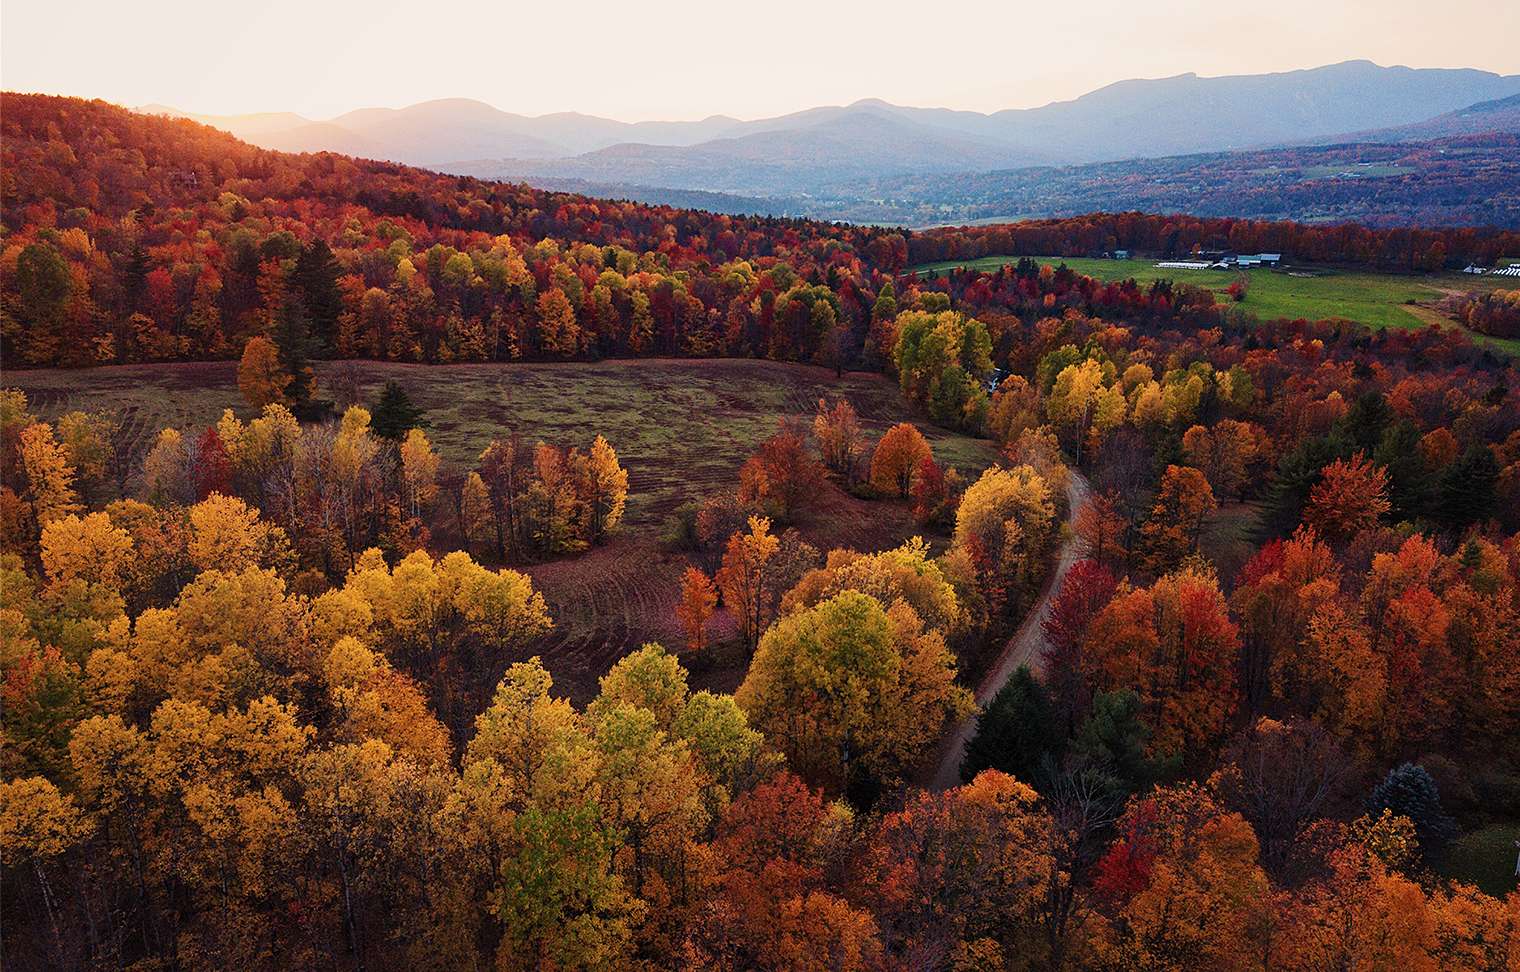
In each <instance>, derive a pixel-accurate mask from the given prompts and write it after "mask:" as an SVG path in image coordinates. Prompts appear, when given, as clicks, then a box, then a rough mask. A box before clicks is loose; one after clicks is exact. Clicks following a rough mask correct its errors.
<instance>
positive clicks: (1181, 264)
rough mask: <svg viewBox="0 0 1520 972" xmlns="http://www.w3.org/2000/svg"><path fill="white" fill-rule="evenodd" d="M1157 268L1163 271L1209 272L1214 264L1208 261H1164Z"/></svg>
mask: <svg viewBox="0 0 1520 972" xmlns="http://www.w3.org/2000/svg"><path fill="white" fill-rule="evenodd" d="M1156 266H1157V267H1159V268H1161V269H1162V270H1207V269H1208V268H1209V267H1211V266H1213V264H1211V263H1209V262H1208V261H1207V260H1162V261H1161V262H1160V263H1158V264H1156Z"/></svg>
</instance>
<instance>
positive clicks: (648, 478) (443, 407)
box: [0, 360, 996, 703]
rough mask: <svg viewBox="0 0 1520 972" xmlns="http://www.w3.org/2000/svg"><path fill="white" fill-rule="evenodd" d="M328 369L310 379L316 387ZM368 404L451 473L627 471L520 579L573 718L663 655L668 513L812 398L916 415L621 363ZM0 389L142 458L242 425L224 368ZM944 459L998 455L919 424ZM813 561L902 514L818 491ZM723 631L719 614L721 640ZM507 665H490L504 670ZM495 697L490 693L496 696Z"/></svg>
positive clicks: (49, 378)
mask: <svg viewBox="0 0 1520 972" xmlns="http://www.w3.org/2000/svg"><path fill="white" fill-rule="evenodd" d="M333 367H334V366H333V365H332V364H330V363H322V364H319V365H318V366H317V376H318V383H319V386H320V384H321V382H322V380H323V379H324V377H326V376H327V375H330V374H331V373H332V369H333ZM362 369H363V370H362V375H363V390H364V398H365V399H367V400H370V401H373V400H374V398H375V397H376V396H377V394H378V392H379V389H380V388H381V386H382V385H383V384H384V382H385V381H387V380H391V379H394V380H396V381H398V382H400V383H401V385H402V386H403V387H404V388H405V389H406V390H407V393H408V394H409V395H410V396H411V397H412V399H413V400H414V401H415V402H416V403H417V404H419V405H421V406H422V407H423V408H424V409H425V410H426V417H427V421H428V422H429V429H428V434H429V436H430V437H431V438H432V439H433V442H434V445H435V447H436V448H437V449H438V451H439V453H440V454H441V455H442V456H443V458H444V459H445V461H446V462H447V463H449V464H451V465H453V466H454V467H455V468H456V469H458V468H461V467H463V468H468V467H469V466H471V465H473V464H474V460H475V458H476V457H477V456H478V455H479V454H480V451H481V450H482V449H483V448H485V446H486V445H487V444H488V443H489V442H490V441H491V439H492V438H493V437H495V436H499V435H502V434H504V433H506V432H507V431H509V430H513V429H515V430H517V431H518V432H520V433H521V434H522V435H523V436H524V437H529V438H533V439H543V440H545V441H548V442H554V443H558V444H563V445H571V444H574V445H580V446H585V445H588V444H589V443H590V442H591V439H592V438H593V437H594V436H595V435H597V434H598V433H601V434H602V435H605V436H606V437H607V439H608V441H609V442H611V443H612V445H613V447H614V448H615V449H616V450H617V452H618V456H619V457H620V459H621V461H622V463H623V465H624V467H625V468H627V470H628V478H629V493H630V495H629V498H628V507H627V512H626V515H625V520H624V529H622V530H620V531H619V532H618V533H617V534H615V535H614V538H613V539H612V541H611V542H610V543H609V544H608V545H606V546H604V547H599V548H596V549H594V550H592V551H590V552H588V553H586V554H584V555H582V556H578V557H570V558H566V559H563V560H557V561H553V562H549V563H543V564H533V565H529V566H527V567H525V568H524V569H526V570H527V572H528V573H529V574H531V575H532V577H533V579H534V583H535V585H536V586H537V587H538V588H539V590H541V591H542V592H543V594H544V597H545V599H546V600H547V601H548V603H549V609H550V612H551V614H552V615H553V617H554V619H555V630H554V631H553V632H552V633H550V634H549V635H547V636H545V637H544V638H542V639H539V641H537V642H535V643H534V644H533V645H531V646H530V647H529V650H528V653H529V654H538V655H541V656H542V657H543V659H544V663H545V664H546V665H547V666H548V667H549V670H550V671H551V673H552V674H553V675H554V679H555V682H556V684H557V685H558V686H559V687H560V688H561V690H562V691H565V692H566V693H568V694H569V695H570V696H571V698H573V699H575V700H576V701H577V702H579V703H584V702H586V701H588V700H589V699H590V698H591V697H592V696H593V695H594V694H595V692H596V688H597V679H598V678H600V676H601V675H602V674H604V673H605V672H606V671H607V669H608V668H609V667H610V666H611V665H612V663H613V662H614V661H616V660H617V659H618V658H620V657H622V656H623V655H624V654H626V653H627V652H628V651H630V650H632V649H633V648H636V647H638V646H639V645H641V644H643V643H645V642H647V641H660V642H661V643H663V644H665V645H666V646H667V647H670V648H672V649H674V648H677V647H679V646H680V644H681V642H682V636H681V632H680V629H679V626H678V625H677V623H676V619H675V613H674V611H675V603H676V599H677V597H678V595H679V578H680V574H681V571H682V570H683V569H684V568H685V566H686V559H685V557H684V555H681V554H674V553H670V552H667V551H665V550H663V549H662V548H661V546H660V544H659V542H658V540H659V535H660V533H661V531H662V529H663V528H664V527H665V525H666V524H667V523H668V521H669V519H670V515H671V513H672V512H673V511H674V510H675V508H676V507H678V506H679V505H680V504H682V503H683V502H685V501H686V500H688V499H696V498H700V497H703V496H706V495H709V494H711V493H714V492H716V491H719V490H722V489H732V488H734V487H735V486H737V484H738V470H739V466H740V465H741V464H742V463H743V462H744V460H745V459H746V458H747V457H748V456H749V454H750V452H751V451H752V450H753V448H754V446H755V445H756V444H757V443H758V442H760V441H761V440H762V439H764V438H765V437H767V436H769V435H770V434H771V433H772V432H773V431H774V430H775V428H776V423H777V421H778V420H780V419H782V418H786V417H811V416H812V415H813V413H814V411H815V408H816V405H817V401H818V398H819V397H820V396H823V395H828V396H831V397H832V396H839V395H843V396H845V397H847V398H848V399H849V400H850V402H851V403H852V404H853V405H854V406H855V408H856V410H857V411H858V412H859V413H860V416H861V424H862V425H863V426H864V427H865V429H866V430H867V431H868V432H869V433H870V435H871V436H872V437H873V438H874V437H875V436H877V435H879V434H880V433H881V432H882V431H884V430H885V429H886V428H887V427H888V426H889V425H891V424H893V423H895V422H898V421H902V420H904V419H911V418H912V410H911V409H910V408H909V406H908V404H907V402H906V401H905V400H904V399H903V397H902V394H901V392H899V390H898V388H897V386H896V385H895V384H893V383H892V382H890V381H888V380H887V379H885V378H883V377H882V376H880V375H875V374H866V373H851V374H847V375H845V376H844V377H843V378H841V379H837V380H836V379H835V377H834V373H833V372H832V371H830V370H827V369H823V368H815V367H811V366H806V365H789V364H782V363H777V362H766V361H743V360H716V361H686V360H633V361H608V362H600V363H565V364H520V365H454V366H440V365H403V364H382V363H365V364H363V365H362ZM0 385H3V386H5V387H19V388H21V389H22V390H23V391H25V392H26V393H27V396H28V398H29V399H31V402H32V408H33V410H34V411H36V412H38V413H39V414H40V415H42V416H43V417H45V418H53V417H56V416H57V415H59V414H60V413H62V412H65V411H68V410H71V409H85V410H94V409H110V410H115V411H116V412H117V413H118V414H119V416H120V418H121V420H122V422H123V424H124V427H125V428H126V429H127V430H128V434H129V435H130V436H131V437H132V441H133V444H134V446H135V448H136V451H137V452H138V453H139V454H140V453H141V452H143V451H145V450H146V448H147V446H148V445H149V443H150V442H151V441H152V438H153V437H154V436H155V435H157V433H158V430H159V429H160V428H163V427H165V426H170V425H172V426H175V427H177V428H180V429H182V430H186V429H200V428H204V427H205V426H206V425H208V424H210V423H212V422H214V421H215V420H216V418H217V417H218V416H219V415H220V414H221V411H222V409H224V408H232V409H234V410H235V411H237V412H238V413H239V414H240V415H242V416H244V417H247V416H249V415H250V414H251V410H250V409H249V408H248V407H247V406H246V405H245V404H243V402H242V400H241V397H240V396H239V395H238V392H237V387H236V386H237V382H236V366H235V365H234V364H233V363H231V362H216V363H201V364H169V365H137V366H125V367H111V368H96V369H90V370H82V371H49V370H39V371H7V372H5V373H4V375H3V376H0ZM916 424H917V425H918V427H919V428H920V429H921V430H922V431H923V433H924V435H925V436H926V437H927V438H928V439H929V441H930V443H931V444H932V446H933V448H934V454H935V457H936V458H937V459H939V460H940V461H941V462H948V463H950V464H952V465H955V466H957V467H959V468H960V469H961V470H962V471H963V472H966V473H967V474H969V475H971V476H973V477H974V476H976V475H978V474H979V473H980V471H981V470H982V469H984V468H986V467H987V466H988V465H990V464H991V463H992V461H993V460H994V459H995V458H996V450H995V449H994V448H993V446H992V444H991V443H990V442H988V441H986V440H982V439H974V438H971V437H968V436H964V435H956V434H953V433H950V432H946V431H945V430H943V429H939V428H936V427H934V426H932V425H929V424H928V423H926V422H921V421H920V422H917V423H916ZM795 526H796V528H797V529H798V530H799V532H801V533H802V535H803V536H804V538H805V539H807V540H808V542H810V543H812V544H813V545H814V546H816V547H818V548H819V549H820V550H821V551H825V552H826V551H828V550H830V549H832V548H835V547H853V548H856V549H861V550H875V549H881V548H884V547H891V546H895V545H897V544H899V543H901V542H902V541H903V540H905V539H907V538H908V537H910V536H912V535H913V534H915V533H917V532H918V531H917V530H916V529H915V527H914V524H913V520H912V518H911V516H910V515H909V512H908V509H907V507H906V505H905V504H903V503H899V502H896V501H871V500H862V499H859V498H857V497H854V496H851V495H849V494H848V493H846V492H844V491H843V490H842V489H840V488H839V487H838V486H836V485H834V484H832V483H831V484H829V485H828V486H826V487H825V489H824V490H823V491H822V492H821V494H820V495H818V496H817V497H816V498H815V503H814V506H813V508H812V509H811V510H809V511H807V512H805V513H804V514H803V515H802V516H800V517H799V518H798V521H797V522H796V524H795ZM726 623H727V620H726V619H725V618H724V617H723V616H722V615H721V614H720V617H719V618H718V619H716V620H715V625H716V626H717V629H718V630H719V631H721V630H722V628H723V626H724V625H725V624H726ZM510 660H515V659H503V660H502V667H505V664H506V663H507V661H510ZM747 661H748V660H747V658H745V657H744V656H743V653H742V652H740V651H738V650H736V649H734V648H733V646H731V645H722V644H720V645H715V646H714V648H713V649H711V650H710V651H709V652H708V653H707V656H706V657H704V658H701V659H695V660H692V664H693V666H694V670H693V681H694V683H695V684H697V685H700V686H704V687H713V688H722V689H725V690H731V689H733V688H734V687H735V686H737V684H738V682H739V679H740V678H742V677H743V673H744V670H745V667H746V665H747ZM493 684H494V683H493Z"/></svg>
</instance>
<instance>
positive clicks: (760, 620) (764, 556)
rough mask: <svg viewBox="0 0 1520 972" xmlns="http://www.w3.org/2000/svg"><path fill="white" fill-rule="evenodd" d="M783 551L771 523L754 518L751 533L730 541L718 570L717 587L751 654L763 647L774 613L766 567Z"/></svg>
mask: <svg viewBox="0 0 1520 972" xmlns="http://www.w3.org/2000/svg"><path fill="white" fill-rule="evenodd" d="M780 547H781V542H780V541H779V540H777V539H776V538H775V537H773V536H771V521H770V520H768V519H766V518H765V517H763V516H752V517H750V518H749V532H748V533H745V532H744V531H742V530H741V531H739V532H737V533H735V534H734V535H733V536H731V537H729V538H728V549H727V550H726V551H724V554H723V566H722V567H720V568H719V569H718V574H717V583H718V589H719V590H721V591H722V592H723V603H724V604H725V605H726V606H727V607H728V609H729V610H730V611H731V612H733V614H734V618H735V620H737V622H738V624H739V633H740V634H741V635H742V636H743V638H744V644H745V647H746V648H748V649H749V650H750V651H754V650H755V646H756V645H757V644H758V643H759V641H760V631H761V629H762V628H763V627H764V624H765V618H766V616H767V614H768V613H769V611H770V605H769V604H768V603H767V602H768V598H769V591H768V590H767V587H766V584H765V565H766V562H767V561H769V560H770V559H771V557H773V556H775V554H776V551H777V550H779V549H780Z"/></svg>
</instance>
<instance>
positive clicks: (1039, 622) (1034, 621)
mask: <svg viewBox="0 0 1520 972" xmlns="http://www.w3.org/2000/svg"><path fill="white" fill-rule="evenodd" d="M1089 492H1090V490H1089V487H1088V484H1087V480H1086V479H1085V478H1084V477H1083V476H1082V474H1081V473H1079V472H1077V471H1076V470H1072V472H1071V479H1070V481H1069V482H1068V483H1067V485H1066V504H1067V514H1066V517H1067V519H1066V522H1067V523H1068V524H1070V523H1073V522H1074V521H1075V519H1076V515H1077V511H1078V510H1079V509H1081V508H1082V504H1083V503H1085V502H1087V497H1088V493H1089ZM1083 553H1084V551H1083V549H1082V541H1081V540H1079V539H1078V538H1077V536H1076V533H1075V532H1072V533H1070V534H1069V535H1068V536H1067V538H1066V541H1065V542H1064V543H1062V544H1061V549H1060V551H1059V553H1058V554H1057V556H1056V562H1055V563H1054V564H1053V565H1052V567H1051V571H1050V575H1049V577H1048V578H1047V579H1046V581H1045V586H1044V588H1043V589H1042V590H1041V591H1040V599H1039V600H1038V601H1036V602H1035V603H1034V606H1033V607H1031V608H1030V609H1029V613H1028V614H1027V615H1025V617H1024V621H1023V623H1022V624H1020V625H1019V629H1018V630H1017V631H1015V632H1014V633H1013V636H1012V637H1010V638H1009V639H1008V641H1007V642H1006V643H1005V644H1004V645H1003V652H1002V654H1000V655H999V656H998V658H997V661H995V662H993V664H992V667H991V668H989V669H988V670H987V674H986V675H985V676H984V677H983V678H982V682H981V684H980V685H978V686H977V687H976V704H977V707H978V708H979V709H980V708H985V707H986V705H987V703H988V702H991V701H992V697H993V696H994V695H997V694H998V690H999V689H1001V688H1002V687H1003V686H1004V685H1005V684H1006V683H1007V682H1008V679H1010V678H1012V677H1013V673H1014V672H1016V671H1018V669H1019V666H1020V665H1028V666H1029V667H1030V668H1033V669H1035V670H1037V671H1038V670H1039V667H1040V648H1041V647H1043V646H1044V643H1045V633H1044V629H1043V627H1042V626H1043V624H1044V623H1045V619H1046V617H1048V616H1049V615H1050V605H1051V603H1052V602H1053V601H1055V599H1056V597H1057V596H1058V595H1059V594H1060V593H1061V584H1062V582H1063V581H1065V579H1066V572H1067V571H1068V570H1070V569H1071V566H1072V564H1075V563H1076V562H1077V561H1078V560H1081V559H1082V555H1083ZM974 735H976V713H972V714H971V715H969V716H967V717H966V718H964V719H962V720H961V721H960V722H958V723H956V724H955V726H954V727H953V728H952V729H951V730H950V731H949V732H948V733H946V734H945V738H944V739H943V740H942V741H941V742H940V746H939V749H938V750H937V755H936V758H935V759H934V761H933V762H932V763H929V764H928V765H927V767H926V768H925V769H924V771H923V772H922V774H921V775H920V778H919V780H918V782H919V784H920V785H922V786H925V787H928V788H929V789H932V790H936V791H941V790H948V789H950V788H951V787H954V786H959V785H960V783H961V756H962V754H963V753H964V752H965V749H966V744H967V743H968V742H970V741H971V737H972V736H974Z"/></svg>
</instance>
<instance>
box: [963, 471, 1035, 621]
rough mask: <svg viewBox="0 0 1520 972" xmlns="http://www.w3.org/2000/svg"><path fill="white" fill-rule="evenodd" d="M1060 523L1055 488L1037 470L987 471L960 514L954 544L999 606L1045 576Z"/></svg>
mask: <svg viewBox="0 0 1520 972" xmlns="http://www.w3.org/2000/svg"><path fill="white" fill-rule="evenodd" d="M1054 522H1055V505H1054V503H1053V501H1052V498H1051V493H1050V484H1049V483H1047V482H1046V481H1045V480H1044V478H1043V477H1041V476H1040V474H1039V473H1037V472H1035V470H1034V468H1033V467H1032V466H1019V467H1017V468H1015V469H998V468H996V467H994V468H991V469H988V470H986V471H985V472H983V473H982V475H981V478H980V479H978V480H977V481H976V482H974V483H972V484H971V485H970V486H968V487H967V488H966V493H965V495H964V496H962V497H961V504H960V507H959V508H958V509H957V510H956V514H955V546H956V548H957V549H959V550H962V551H964V552H965V553H966V555H967V556H969V557H970V558H971V562H972V563H973V564H974V565H975V567H976V569H977V571H978V573H979V574H980V577H981V580H982V585H983V593H984V594H985V595H986V596H987V599H988V600H989V601H990V602H991V603H992V604H993V605H995V606H1001V605H1003V604H1004V603H1006V600H1007V598H1008V597H1009V596H1010V595H1011V594H1013V593H1014V592H1015V591H1016V590H1018V589H1020V588H1026V587H1028V586H1029V585H1031V584H1032V583H1033V582H1034V580H1035V578H1036V577H1037V576H1038V574H1039V572H1040V568H1041V565H1042V564H1043V554H1044V551H1045V548H1046V546H1047V544H1048V543H1049V541H1050V536H1051V531H1052V525H1053V524H1054Z"/></svg>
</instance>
